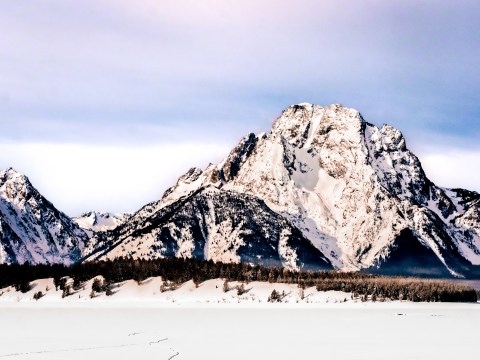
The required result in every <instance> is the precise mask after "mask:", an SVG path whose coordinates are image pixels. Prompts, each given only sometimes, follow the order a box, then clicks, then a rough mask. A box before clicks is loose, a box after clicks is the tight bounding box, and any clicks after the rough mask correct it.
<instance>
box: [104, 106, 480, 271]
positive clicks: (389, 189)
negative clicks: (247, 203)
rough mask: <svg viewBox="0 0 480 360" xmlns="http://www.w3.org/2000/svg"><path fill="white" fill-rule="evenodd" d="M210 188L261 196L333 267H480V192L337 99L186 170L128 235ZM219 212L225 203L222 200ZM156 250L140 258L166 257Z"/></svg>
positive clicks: (286, 115)
mask: <svg viewBox="0 0 480 360" xmlns="http://www.w3.org/2000/svg"><path fill="white" fill-rule="evenodd" d="M207 187H212V188H216V189H217V191H218V192H219V194H222V193H224V192H225V193H228V194H230V195H229V196H231V197H242V196H245V195H248V196H250V197H252V198H255V199H257V201H258V200H261V201H262V202H263V203H264V204H265V206H266V207H267V208H268V209H269V211H273V212H274V213H276V214H277V215H278V216H279V217H281V218H282V219H284V220H285V221H287V223H288V224H290V226H292V227H293V228H295V229H298V230H299V232H300V234H301V236H302V237H303V238H304V239H305V240H308V241H309V242H310V243H311V244H313V245H314V246H315V248H316V249H317V250H318V251H319V252H320V253H321V254H322V255H323V256H325V258H326V259H327V260H328V262H329V263H331V264H332V265H333V266H334V267H335V268H340V269H347V270H355V269H369V270H371V271H380V272H381V271H382V269H386V270H385V271H387V269H390V270H388V271H391V269H395V268H396V269H397V270H396V271H397V272H398V271H400V272H401V269H400V270H398V269H399V268H398V267H395V266H394V264H395V263H398V261H399V259H398V258H399V256H400V255H398V254H405V251H402V249H404V248H405V249H406V250H407V252H413V254H412V253H410V255H411V256H412V264H415V266H413V267H412V268H411V269H413V270H408V271H407V273H408V274H417V273H422V271H423V270H422V271H420V270H421V268H422V267H424V268H425V271H427V272H428V271H433V273H434V274H438V275H439V276H440V275H444V274H451V275H454V276H462V275H471V274H473V273H475V272H476V271H477V265H479V264H480V237H479V235H480V217H479V206H480V200H479V199H480V196H479V195H478V194H477V193H474V192H469V191H466V190H460V189H454V190H449V189H443V188H440V187H438V186H436V185H435V184H433V183H432V182H431V181H430V180H429V179H428V178H427V176H426V175H425V173H424V171H423V169H422V166H421V163H420V161H419V160H418V158H417V157H416V156H415V155H414V154H413V153H412V152H411V151H409V150H408V148H407V147H406V142H405V139H404V138H403V136H402V134H401V133H400V131H398V130H397V129H395V128H393V127H391V126H389V125H383V126H382V127H376V126H374V125H372V124H370V123H367V122H366V121H365V120H364V119H363V118H362V116H361V115H360V113H359V112H358V111H356V110H353V109H348V108H345V107H342V106H340V105H331V106H327V107H321V106H316V105H311V104H299V105H294V106H291V107H289V108H287V109H286V110H285V111H284V112H283V113H282V115H281V116H280V117H279V118H278V119H277V120H276V121H275V123H274V124H273V127H272V130H271V132H270V133H269V134H259V135H255V134H249V135H248V136H246V137H245V138H244V139H242V140H241V142H240V143H239V145H238V146H237V147H236V148H235V149H233V150H232V152H231V153H230V154H229V155H228V156H227V157H226V159H225V160H224V161H223V162H222V163H220V164H218V165H217V166H214V165H210V166H209V167H208V168H207V169H205V171H201V170H200V169H192V170H190V171H189V172H188V173H187V174H185V175H184V176H182V177H181V178H180V179H179V180H178V182H177V184H176V185H175V186H174V187H172V188H170V189H169V190H168V191H167V192H166V193H165V194H164V197H163V198H162V199H161V200H160V201H158V202H155V203H152V204H149V205H147V206H146V207H144V208H143V209H141V210H140V211H139V212H137V213H136V214H134V215H133V216H132V218H131V219H130V220H129V221H127V223H126V225H125V229H127V228H128V229H129V231H128V232H127V233H128V236H127V235H126V237H125V239H126V238H128V239H130V240H131V241H136V240H137V239H139V238H142V237H144V236H145V233H142V235H139V233H137V232H136V230H137V228H142V229H143V226H144V225H143V224H146V223H152V224H153V222H152V221H153V220H152V219H153V218H155V217H156V216H157V214H160V213H162V211H164V209H167V208H169V207H170V206H172V205H174V204H177V203H178V202H180V201H185V200H186V199H188V198H189V197H190V196H192V194H195V193H196V192H198V191H199V190H200V189H202V188H207ZM252 206H257V205H253V204H252ZM214 211H215V212H216V213H222V212H224V211H226V210H225V209H224V206H223V204H221V203H219V204H214ZM256 211H257V207H255V209H254V212H256ZM228 212H229V213H231V214H232V219H235V216H236V215H235V211H231V210H228ZM190 216H191V217H192V216H195V214H194V213H191V214H190ZM232 221H233V222H235V221H234V220H232ZM244 221H248V220H247V219H246V218H245V220H244ZM215 224H216V225H219V224H218V223H217V222H215ZM227 227H228V228H229V229H230V230H231V231H234V228H233V227H231V226H227ZM230 230H229V231H230ZM150 231H151V232H150V234H154V233H155V231H158V230H155V228H154V227H152V228H151V229H150ZM253 231H256V232H259V236H260V237H261V236H262V234H261V230H260V229H259V228H258V229H255V230H253ZM127 233H126V234H127ZM407 235H408V236H407ZM152 236H153V235H152ZM189 236H190V237H191V235H189ZM238 236H239V237H240V238H243V237H244V235H238ZM187 238H188V236H187ZM157 239H158V241H159V242H162V241H163V240H161V239H160V238H158V237H157ZM211 240H212V239H210V238H208V240H207V242H208V241H211ZM175 241H177V246H179V245H178V244H179V243H178V241H180V240H178V239H177V240H175ZM235 241H236V240H234V239H232V240H231V242H230V243H231V246H232V247H233V248H235ZM162 243H163V242H162ZM117 248H118V247H117ZM179 248H180V246H179ZM116 251H117V250H112V252H111V254H110V255H106V256H116V255H115V254H116ZM152 251H153V253H152V252H151V253H149V254H146V253H144V254H142V256H161V255H160V254H161V252H160V253H159V252H158V251H155V250H152ZM253 251H254V250H252V253H253ZM300 252H301V251H300ZM107 253H108V251H107ZM172 255H173V253H172ZM175 255H176V256H178V254H175ZM297 256H299V257H301V256H306V255H305V254H299V252H298V251H297ZM404 256H405V255H402V256H400V257H404ZM283 263H284V264H285V261H283ZM422 264H424V266H423V265H422ZM432 264H434V265H435V266H433V265H432ZM431 266H433V268H434V269H433V270H432V269H430V267H431ZM427 268H428V269H430V270H428V269H427Z"/></svg>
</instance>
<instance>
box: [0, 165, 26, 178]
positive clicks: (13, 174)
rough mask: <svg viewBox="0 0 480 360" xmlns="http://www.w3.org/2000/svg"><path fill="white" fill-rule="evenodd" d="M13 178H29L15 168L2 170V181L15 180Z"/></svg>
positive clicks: (0, 175) (0, 171) (0, 176)
mask: <svg viewBox="0 0 480 360" xmlns="http://www.w3.org/2000/svg"><path fill="white" fill-rule="evenodd" d="M13 178H22V179H26V178H27V177H26V176H25V175H23V174H22V173H20V172H18V171H17V170H15V169H14V168H13V167H9V168H7V169H5V170H0V179H1V180H3V181H6V180H9V179H13Z"/></svg>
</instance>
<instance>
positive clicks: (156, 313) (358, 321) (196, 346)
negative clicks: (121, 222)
mask: <svg viewBox="0 0 480 360" xmlns="http://www.w3.org/2000/svg"><path fill="white" fill-rule="evenodd" d="M92 282H93V280H90V281H88V282H87V283H85V284H84V289H83V287H82V288H81V289H80V290H79V291H76V292H73V293H72V294H71V295H70V296H68V297H65V298H62V292H61V291H55V287H54V285H53V280H52V279H42V280H37V281H34V282H33V283H32V285H33V288H32V289H31V290H30V291H29V292H27V293H25V294H22V293H19V292H17V291H15V290H14V289H13V288H6V289H2V290H0V293H1V294H2V295H1V296H0V319H1V322H2V326H0V358H9V359H25V360H27V359H49V360H50V359H62V360H63V359H71V360H77V359H78V360H80V359H101V358H112V359H116V360H117V359H118V360H120V359H128V360H130V359H132V358H133V359H137V360H143V359H145V360H148V359H155V360H162V359H165V360H168V359H170V360H173V359H174V360H180V359H195V360H197V359H209V360H212V359H222V360H223V359H229V360H235V359H242V360H244V359H276V360H277V359H289V360H290V359H314V358H319V359H329V360H330V359H348V360H350V359H357V360H361V359H365V360H367V359H368V360H372V359H382V360H383V359H402V360H403V359H432V360H439V359H449V360H450V359H459V358H465V359H467V358H476V356H477V354H478V349H477V348H478V346H477V337H478V335H477V331H478V324H479V323H480V305H479V304H458V303H457V304H446V303H411V302H399V301H387V302H376V303H373V302H371V301H368V302H361V301H359V300H352V299H351V295H350V294H347V293H342V292H333V291H331V292H317V291H316V289H315V288H307V289H305V291H304V294H303V300H302V294H301V291H300V289H299V288H298V287H296V286H295V285H288V284H269V283H257V282H252V283H249V284H244V286H245V291H246V292H245V293H244V294H242V295H238V294H237V289H236V286H237V285H240V284H239V283H237V282H230V283H229V287H230V288H231V290H229V291H227V292H224V289H223V281H222V280H221V279H217V280H210V281H206V282H204V283H201V284H199V286H198V287H197V286H196V285H195V284H194V283H193V282H192V281H189V282H187V283H185V284H183V285H181V286H180V287H178V288H177V289H175V290H170V291H163V292H162V291H160V287H161V285H162V284H163V282H162V280H161V279H160V278H152V279H148V280H146V281H144V282H142V283H141V284H138V283H136V282H135V281H133V280H131V281H126V282H124V283H121V284H117V285H116V286H114V287H113V288H112V290H113V295H111V296H106V295H105V294H98V295H97V296H95V297H94V298H90V294H91V285H92ZM273 289H275V290H276V291H277V292H279V293H280V294H283V292H285V296H284V297H283V301H284V302H283V303H275V304H272V303H269V302H267V298H268V296H269V295H270V294H271V292H272V290H273ZM38 291H42V292H43V293H45V294H46V295H45V296H44V297H42V298H41V299H40V300H38V301H36V300H33V294H34V293H36V292H38Z"/></svg>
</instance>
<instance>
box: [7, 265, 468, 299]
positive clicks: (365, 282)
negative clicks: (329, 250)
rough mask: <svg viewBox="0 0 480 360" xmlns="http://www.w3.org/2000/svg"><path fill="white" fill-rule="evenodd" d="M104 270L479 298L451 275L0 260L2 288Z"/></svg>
mask: <svg viewBox="0 0 480 360" xmlns="http://www.w3.org/2000/svg"><path fill="white" fill-rule="evenodd" d="M100 275H101V276H103V278H104V279H105V285H103V286H106V288H105V289H108V284H113V283H119V282H122V281H125V280H130V279H134V280H136V281H137V282H141V281H143V280H145V279H147V278H150V277H155V276H161V277H162V279H164V280H168V282H169V284H170V286H172V287H175V286H178V285H180V284H182V283H184V282H186V281H188V280H193V281H194V282H195V284H200V283H202V282H204V281H206V280H210V279H218V278H222V279H225V280H226V281H239V282H244V283H248V282H251V281H268V282H270V283H289V284H297V285H298V286H299V287H300V288H301V289H305V288H307V287H313V286H315V287H316V288H317V290H318V291H328V290H338V291H345V292H348V293H352V296H353V297H355V298H356V297H358V298H361V299H362V300H367V299H370V300H373V301H376V300H377V301H381V300H385V299H391V300H410V301H434V302H438V301H447V302H475V301H477V293H476V292H475V290H474V289H472V288H470V287H467V286H464V285H459V284H454V283H452V282H450V281H447V280H430V279H419V278H406V277H387V276H380V275H372V274H366V273H362V272H340V271H293V270H289V269H286V268H276V267H271V268H268V267H263V266H259V265H256V266H252V265H249V264H245V263H240V264H232V263H230V264H226V263H221V262H213V261H211V260H209V261H204V260H198V259H184V258H165V259H153V260H143V259H132V258H117V259H115V260H107V261H97V262H84V263H79V264H74V265H72V266H64V265H58V264H54V265H44V264H38V265H29V264H23V265H18V264H12V265H7V264H0V288H4V287H7V286H15V288H16V289H17V290H18V291H23V292H26V291H28V290H29V289H30V286H29V283H30V282H31V281H33V280H36V279H43V278H53V279H54V283H55V286H56V287H60V289H62V290H64V289H65V284H64V279H65V278H66V277H69V278H71V279H73V286H74V287H78V286H80V285H81V284H82V283H83V282H85V281H88V280H90V279H92V278H94V277H96V276H100Z"/></svg>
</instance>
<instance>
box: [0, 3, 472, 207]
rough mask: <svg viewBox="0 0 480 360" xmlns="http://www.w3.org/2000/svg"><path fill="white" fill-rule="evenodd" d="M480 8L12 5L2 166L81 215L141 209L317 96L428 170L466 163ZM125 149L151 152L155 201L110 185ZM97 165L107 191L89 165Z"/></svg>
mask: <svg viewBox="0 0 480 360" xmlns="http://www.w3.org/2000/svg"><path fill="white" fill-rule="evenodd" d="M479 12H480V3H478V2H477V1H467V0H465V1H457V2H455V3H453V2H445V1H443V2H438V1H422V2H419V1H416V0H415V1H414V0H405V1H401V2H391V1H383V0H361V1H353V0H335V1H333V0H332V1H316V0H298V1H295V2H293V1H276V0H257V1H253V0H245V1H241V2H239V1H231V0H209V1H194V0H175V1H174V0H164V1H157V0H142V1H133V0H84V1H74V0H63V1H59V0H44V1H29V0H27V1H5V2H2V3H1V4H0V32H1V33H2V36H1V37H0V128H1V132H0V143H1V144H2V145H1V149H3V151H2V152H1V153H0V163H1V164H2V166H3V167H5V166H9V165H12V166H14V167H19V168H20V169H21V170H22V169H24V170H23V171H24V172H25V173H27V175H29V176H30V177H32V179H33V180H36V182H37V183H39V184H40V185H41V186H42V188H43V187H45V190H46V191H47V193H48V194H47V195H48V196H49V197H51V198H52V201H54V202H55V203H57V200H56V199H57V198H58V202H59V207H60V208H64V209H65V210H67V211H69V212H79V211H83V210H89V209H86V208H85V207H84V205H81V204H82V203H81V199H80V198H82V199H85V197H86V196H88V194H89V193H92V194H94V193H95V194H98V196H97V195H95V196H92V197H91V198H90V199H88V200H91V201H93V202H92V203H91V206H94V207H97V206H102V207H103V206H104V205H102V204H101V203H100V201H98V202H97V201H95V199H102V201H107V200H108V201H107V202H105V204H111V205H106V206H109V207H110V208H112V209H113V210H117V209H118V210H122V209H123V210H131V209H134V208H135V207H138V206H140V205H141V204H142V202H143V201H144V200H146V199H147V198H148V199H155V198H158V195H159V192H157V190H158V189H159V188H162V191H163V189H164V188H166V187H167V186H170V185H171V183H172V182H174V181H175V180H176V178H177V176H178V175H179V174H181V173H183V172H184V171H185V170H186V169H187V168H188V167H190V166H194V165H196V163H197V162H202V161H203V162H205V161H206V159H207V158H208V159H209V160H210V161H212V162H214V161H216V157H215V156H216V154H217V152H218V153H222V156H223V155H225V153H226V152H228V150H229V149H231V148H232V147H233V146H234V145H235V144H236V142H237V141H238V139H239V138H240V137H241V136H243V135H244V134H246V133H247V132H250V131H252V132H259V131H268V130H269V128H270V126H271V123H272V122H273V120H274V119H275V117H276V116H278V115H279V114H280V112H281V111H282V110H283V109H284V108H285V107H287V106H289V105H291V104H294V103H299V102H304V101H307V102H312V103H316V104H320V105H328V104H331V103H342V104H343V105H345V106H349V107H353V108H356V109H358V110H360V111H361V112H362V114H363V115H364V117H365V119H366V120H367V121H369V122H372V123H374V124H377V125H381V124H382V123H389V124H391V125H393V126H395V127H397V128H399V129H400V130H402V132H403V133H404V134H405V136H406V139H407V141H408V143H409V146H410V147H411V148H412V149H413V150H414V152H416V153H417V154H418V155H419V156H420V158H421V160H423V161H424V162H425V161H426V164H427V166H428V163H429V162H430V160H428V159H429V158H428V156H432V157H431V159H433V160H432V163H433V164H436V165H439V166H440V165H441V161H440V160H439V158H438V156H440V155H439V154H443V153H446V154H447V155H445V159H444V160H442V161H446V162H448V163H449V164H450V163H452V162H453V164H451V166H454V165H455V164H454V161H453V160H452V159H454V158H455V156H453V155H451V154H453V153H455V151H457V152H458V154H463V153H465V154H469V155H468V156H467V158H469V159H472V160H473V157H475V156H476V154H478V153H479V152H480V142H478V138H479V136H480V122H478V118H479V116H480V101H479V97H478V94H480V81H479V79H480V67H479V66H478V64H477V62H478V61H477V59H478V58H480V48H479V47H478V39H479V38H480V23H479V22H478V19H477V17H478V16H477V14H478V13H479ZM176 144H178V146H181V147H182V148H184V149H190V150H192V155H191V156H192V157H191V158H190V159H189V157H188V155H187V153H188V152H186V151H182V150H179V151H180V153H182V155H179V156H180V158H179V160H178V167H175V166H176V164H177V163H176V162H174V161H173V160H171V159H170V160H168V159H164V158H163V156H169V155H165V154H170V153H172V152H173V151H174V148H175V146H176ZM197 145H198V148H199V149H204V150H199V154H200V155H199V157H198V158H197V157H196V155H195V157H194V156H193V154H196V151H194V150H193V149H196V147H197ZM113 149H116V150H113ZM126 149H128V151H127V150H126ZM147 149H150V150H147ZM162 149H163V150H164V149H167V150H168V151H166V152H164V151H163V150H162ZM215 149H217V150H218V151H217V150H215ZM417 150H418V151H417ZM37 153H38V154H43V155H44V156H39V155H36V154H37ZM58 154H61V157H60V159H59V160H61V161H63V163H62V162H60V161H58V162H55V158H56V156H60V155H58ZM63 154H69V156H68V158H66V157H65V156H64V155H63ZM117 154H121V156H120V155H118V156H117ZM129 154H135V156H133V155H132V156H130V155H129ZM151 154H155V156H156V160H155V159H153V158H152V156H151ZM202 154H203V155H202ZM423 154H426V156H427V157H426V159H427V160H425V159H423ZM137 155H138V156H137ZM122 157H123V158H124V159H126V160H124V161H127V162H129V164H132V165H133V164H135V160H134V159H139V160H138V163H137V168H141V169H142V171H143V172H145V174H146V175H145V178H148V179H149V180H148V181H150V183H148V184H147V180H145V179H143V178H139V181H140V184H143V185H139V189H140V190H142V191H143V190H145V192H144V195H141V194H140V195H138V197H135V196H134V195H128V196H130V197H128V199H127V197H125V199H124V200H125V201H124V202H122V201H123V200H122V201H121V198H119V197H118V195H113V193H114V192H115V193H116V194H118V192H120V193H124V194H130V193H129V192H128V189H127V188H126V187H125V186H126V185H125V183H124V180H123V178H121V180H118V181H120V182H119V183H118V184H123V185H121V187H117V188H115V189H114V188H112V189H111V191H110V190H108V186H112V187H116V186H117V185H115V184H117V182H116V181H115V180H114V178H117V177H119V176H120V177H121V175H122V173H121V172H120V171H119V170H118V169H120V168H122V160H121V158H122ZM96 158H99V159H108V158H110V159H111V160H110V161H109V162H107V161H104V162H103V164H102V163H101V162H97V161H96V160H95V159H96ZM88 159H90V160H88ZM142 159H145V160H142ZM477 159H478V158H477ZM189 160H191V161H189ZM149 161H155V164H156V165H155V166H153V165H152V166H151V165H150V162H149ZM76 162H78V166H75V165H76ZM477 162H478V161H477ZM55 164H57V165H55ZM60 166H66V168H65V170H64V172H63V175H62V172H61V171H60V170H59V167H60ZM92 166H93V169H94V170H95V171H94V172H92V173H93V174H94V175H93V176H97V177H98V179H97V181H98V187H99V188H101V189H102V191H98V192H95V191H94V190H95V189H93V187H94V186H93V181H91V180H90V178H89V177H88V176H87V174H86V173H84V172H82V171H80V170H79V169H83V168H85V169H88V168H89V167H92ZM470 168H471V166H470V167H468V169H467V168H465V169H464V170H462V169H461V168H460V167H455V169H456V171H458V172H459V174H468V175H465V176H463V175H459V179H461V176H463V177H464V178H471V179H475V177H474V174H472V173H468V171H472V170H470ZM153 169H155V170H153ZM439 169H441V168H439ZM439 169H437V170H435V169H429V172H431V173H432V174H433V176H434V177H435V176H437V175H435V174H436V173H435V171H440V170H439ZM46 170H48V172H50V171H53V173H52V174H57V176H58V177H59V179H64V180H63V182H62V181H57V180H53V182H54V183H56V184H57V185H56V186H55V189H58V193H61V194H62V195H61V196H58V195H56V193H55V190H54V188H53V187H49V183H50V182H49V181H48V179H49V178H50V174H49V176H44V174H46V173H47V171H46ZM68 174H75V176H73V175H68ZM111 174H114V175H115V176H113V175H111ZM164 176H165V179H167V180H163V177H164ZM438 176H440V175H438ZM77 178H78V179H82V181H81V182H79V183H77V182H75V181H76V180H75V179H77ZM103 178H104V179H106V180H105V182H102V181H101V180H100V179H103ZM72 179H73V180H72ZM438 179H439V181H440V182H441V183H445V185H446V186H450V185H449V184H450V183H452V185H451V186H456V185H455V183H456V182H457V181H458V184H459V185H458V186H462V184H463V182H460V181H459V180H457V179H453V178H452V179H451V180H452V181H450V180H449V179H448V178H444V177H441V176H440V177H439V178H438ZM443 179H445V182H444V181H443ZM476 179H478V177H476ZM74 180H75V181H74ZM72 181H74V182H73V183H75V184H76V185H77V186H78V189H79V190H78V191H77V190H68V189H67V188H66V186H69V185H68V183H72ZM156 181H159V184H161V185H159V187H158V188H157V187H155V186H153V184H152V183H151V182H156ZM472 181H474V182H475V180H472ZM160 182H161V183H160ZM476 182H477V183H478V181H476ZM62 183H63V184H64V185H62ZM167 183H168V185H167ZM65 184H66V185H65ZM82 184H83V185H82ZM467 185H469V186H470V185H472V186H470V187H471V188H475V186H473V185H475V184H474V183H472V184H467ZM119 186H120V185H119ZM476 188H478V185H476ZM147 189H148V191H150V193H149V195H148V196H147ZM69 191H70V192H69ZM72 191H73V192H72ZM117 191H118V192H117ZM160 192H161V191H160ZM77 193H81V194H82V196H80V195H78V196H77V195H75V194H77ZM133 193H135V192H133V191H132V193H131V194H133ZM50 194H51V195H50ZM69 194H70V195H71V194H74V195H75V196H74V197H73V198H72V200H68V202H65V203H62V201H64V200H63V199H67V198H69V197H68V196H67V195H69ZM85 194H86V195H85ZM102 194H109V195H108V196H106V195H105V196H103V195H102ZM102 196H103V198H102ZM75 199H77V200H75ZM83 204H84V203H83ZM127 204H131V205H127ZM105 210H109V209H105Z"/></svg>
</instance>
